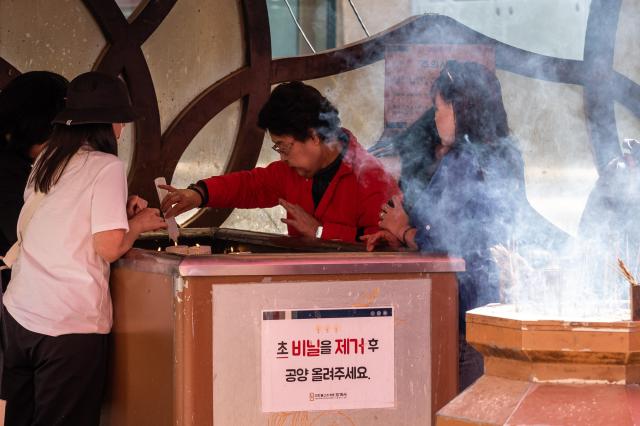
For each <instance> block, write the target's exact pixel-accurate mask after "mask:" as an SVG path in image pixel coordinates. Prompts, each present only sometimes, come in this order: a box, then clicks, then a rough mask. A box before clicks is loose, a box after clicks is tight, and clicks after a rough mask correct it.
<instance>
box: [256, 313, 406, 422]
mask: <svg viewBox="0 0 640 426" xmlns="http://www.w3.org/2000/svg"><path fill="white" fill-rule="evenodd" d="M394 405H395V376H394V321H393V308H392V307H375V308H357V309H354V308H343V309H316V310H308V309H301V310H283V311H275V310H272V311H262V411H263V412H283V411H318V410H338V409H363V408H389V407H394Z"/></svg>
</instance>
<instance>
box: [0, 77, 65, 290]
mask: <svg viewBox="0 0 640 426" xmlns="http://www.w3.org/2000/svg"><path fill="white" fill-rule="evenodd" d="M68 84H69V82H68V81H67V79H66V78H64V77H62V76H61V75H58V74H56V73H52V72H48V71H30V72H26V73H24V74H21V75H19V76H17V77H16V78H14V79H13V80H11V82H10V83H9V84H8V85H7V86H6V87H5V88H4V89H3V90H2V91H1V92H0V255H4V254H5V253H6V252H7V250H9V247H11V246H12V245H13V244H14V243H15V242H16V240H17V236H16V225H17V223H18V215H19V214H20V209H21V208H22V204H23V203H24V200H23V198H22V197H23V195H24V188H25V187H26V186H27V178H28V177H29V173H30V172H31V165H32V163H33V161H34V160H35V159H36V157H37V156H38V154H39V153H40V152H41V151H42V149H43V148H44V144H45V143H46V141H47V139H49V137H50V136H51V131H52V130H53V125H52V124H51V121H52V120H53V119H54V117H55V116H56V114H58V112H60V110H61V109H62V108H63V107H64V97H65V94H66V92H67V85H68ZM2 266H3V263H2V262H1V261H0V268H1V267H2ZM8 278H9V270H3V271H2V285H3V291H4V289H5V288H6V287H5V286H6V283H7V282H9V279H8Z"/></svg>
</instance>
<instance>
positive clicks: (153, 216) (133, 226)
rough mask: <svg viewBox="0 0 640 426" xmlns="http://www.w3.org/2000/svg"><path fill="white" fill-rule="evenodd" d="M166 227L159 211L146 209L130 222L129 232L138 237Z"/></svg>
mask: <svg viewBox="0 0 640 426" xmlns="http://www.w3.org/2000/svg"><path fill="white" fill-rule="evenodd" d="M166 227H167V223H166V222H165V221H164V219H163V218H162V217H161V216H160V210H158V209H150V208H145V209H143V210H141V211H140V212H139V213H138V214H136V215H135V216H134V217H133V218H131V219H130V220H129V232H131V231H133V232H136V233H137V234H138V235H140V234H141V233H143V232H149V231H155V230H157V229H163V228H166ZM136 238H137V236H136Z"/></svg>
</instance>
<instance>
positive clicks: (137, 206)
mask: <svg viewBox="0 0 640 426" xmlns="http://www.w3.org/2000/svg"><path fill="white" fill-rule="evenodd" d="M148 206H149V203H147V200H145V199H144V198H140V197H138V196H137V195H130V196H129V198H128V199H127V219H132V218H133V217H134V216H135V215H137V214H138V213H140V212H141V211H142V210H144V209H146V208H147V207H148Z"/></svg>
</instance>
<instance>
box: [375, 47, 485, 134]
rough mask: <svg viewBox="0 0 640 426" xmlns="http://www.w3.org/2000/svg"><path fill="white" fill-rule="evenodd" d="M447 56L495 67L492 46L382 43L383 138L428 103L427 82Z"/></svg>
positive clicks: (415, 116) (402, 126) (404, 125)
mask: <svg viewBox="0 0 640 426" xmlns="http://www.w3.org/2000/svg"><path fill="white" fill-rule="evenodd" d="M451 59H455V60H458V61H472V62H478V63H480V64H483V65H485V66H486V67H488V68H489V69H490V70H492V71H495V67H496V66H495V64H496V56H495V50H494V48H493V47H492V46H487V45H470V44H459V45H433V44H391V45H387V46H386V51H385V88H384V135H383V139H384V138H386V137H390V136H393V135H396V134H398V133H400V132H401V131H402V130H404V129H405V128H407V127H409V126H410V125H411V124H412V123H413V122H414V121H415V120H417V119H418V118H419V117H420V116H421V115H422V114H423V113H424V112H425V111H426V110H427V109H428V108H430V107H431V104H432V102H431V97H430V96H429V90H430V89H431V85H432V83H433V81H434V80H435V79H436V78H437V77H438V75H439V74H440V70H441V69H442V67H443V66H444V64H445V63H446V62H447V61H448V60H451Z"/></svg>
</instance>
